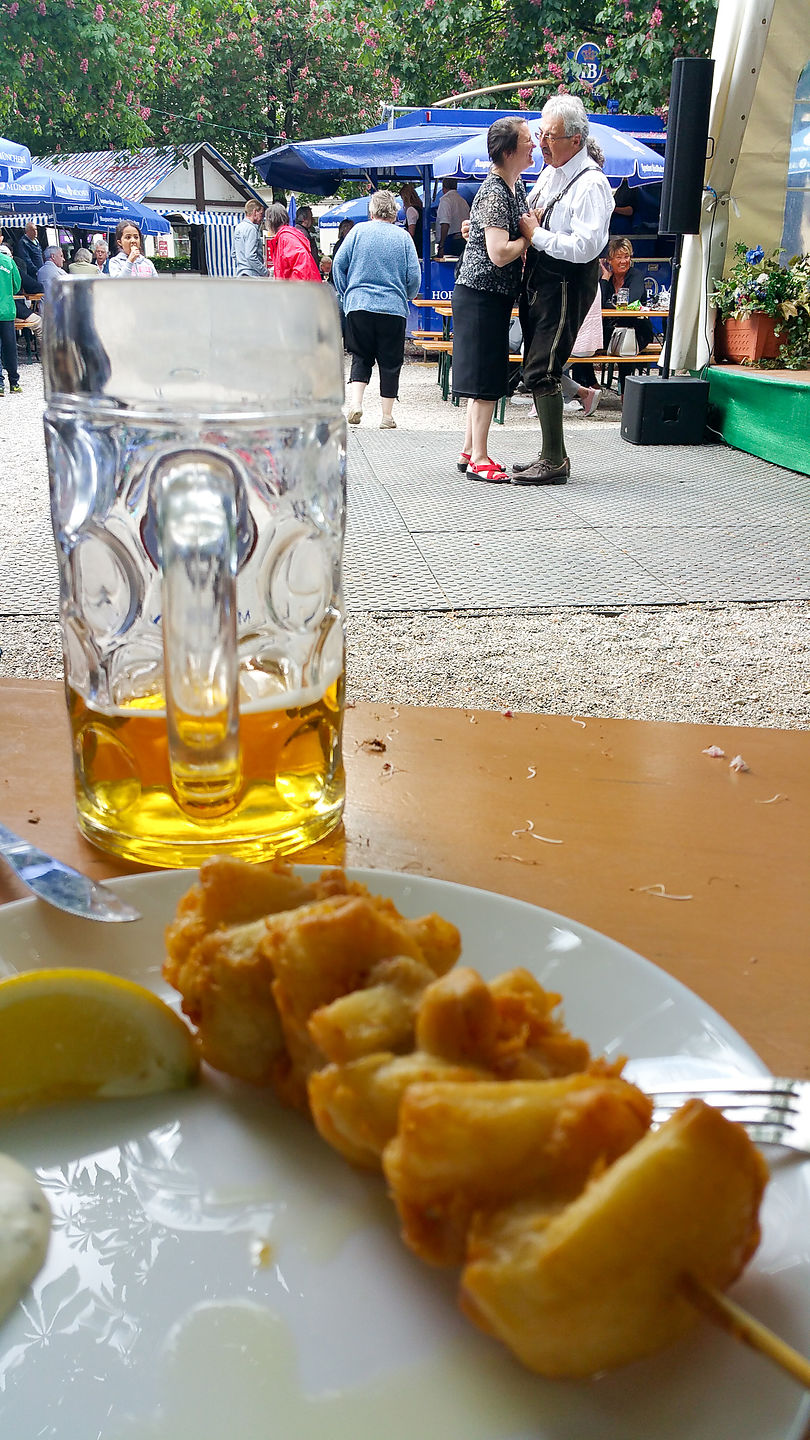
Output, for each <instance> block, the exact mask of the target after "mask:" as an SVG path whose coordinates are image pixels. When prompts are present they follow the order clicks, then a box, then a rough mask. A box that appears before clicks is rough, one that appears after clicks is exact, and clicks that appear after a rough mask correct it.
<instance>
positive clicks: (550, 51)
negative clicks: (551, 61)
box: [543, 40, 557, 55]
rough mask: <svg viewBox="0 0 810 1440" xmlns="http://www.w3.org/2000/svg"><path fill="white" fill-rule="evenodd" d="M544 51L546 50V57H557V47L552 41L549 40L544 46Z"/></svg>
mask: <svg viewBox="0 0 810 1440" xmlns="http://www.w3.org/2000/svg"><path fill="white" fill-rule="evenodd" d="M543 49H544V51H545V53H546V55H556V54H557V46H556V45H554V44H553V43H552V42H551V40H547V41H546V43H545V45H544V46H543Z"/></svg>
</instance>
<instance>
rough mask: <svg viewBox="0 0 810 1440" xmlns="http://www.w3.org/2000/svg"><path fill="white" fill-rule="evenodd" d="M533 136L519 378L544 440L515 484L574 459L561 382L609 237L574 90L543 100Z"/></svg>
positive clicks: (555, 476)
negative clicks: (537, 169)
mask: <svg viewBox="0 0 810 1440" xmlns="http://www.w3.org/2000/svg"><path fill="white" fill-rule="evenodd" d="M537 138H538V140H539V142H540V149H541V151H542V154H543V160H544V161H545V168H544V169H543V173H542V174H541V176H540V179H539V180H538V181H537V184H536V185H535V186H534V188H533V189H532V191H531V192H530V194H529V197H528V198H529V206H530V210H529V214H528V215H523V216H522V218H521V222H520V228H521V233H522V234H523V236H524V237H525V239H526V240H528V241H529V246H528V249H527V251H526V265H525V269H524V271H523V287H522V290H521V295H520V323H521V326H522V329H523V341H524V352H523V381H524V384H525V386H526V388H527V389H528V390H530V391H531V392H532V395H533V396H534V404H535V409H536V410H537V415H538V418H539V420H540V428H541V431H542V437H543V445H542V449H541V451H540V454H539V456H538V457H537V459H536V460H532V461H530V462H529V463H528V464H524V465H513V466H512V484H513V485H564V484H565V483H566V481H567V480H568V477H569V475H570V473H571V462H570V460H569V459H568V455H567V453H566V449H565V441H564V439H563V397H562V391H561V388H560V381H561V377H562V371H563V366H564V365H565V364H566V363H567V361H568V359H569V357H570V354H571V346H572V345H573V343H574V337H575V335H576V333H577V331H578V330H579V328H580V326H581V324H582V322H583V320H584V319H585V316H586V315H587V313H588V310H589V309H590V307H591V304H592V303H593V298H594V295H595V294H596V290H597V286H598V284H599V259H598V257H599V255H600V253H601V251H602V250H603V249H604V246H605V243H606V241H607V237H608V226H609V224H610V217H611V215H612V213H613V193H612V191H611V188H610V185H609V184H608V182H607V179H606V178H605V175H604V174H603V172H602V169H601V167H600V166H599V165H598V164H596V163H595V162H594V161H593V160H592V159H591V157H590V155H589V154H588V149H587V140H588V117H587V115H586V113H585V106H584V105H583V104H582V101H581V100H578V99H577V98H576V96H574V95H557V96H555V97H554V98H553V99H552V100H549V101H548V103H547V104H546V106H545V107H544V109H543V114H542V117H541V120H540V129H539V132H538V137H537Z"/></svg>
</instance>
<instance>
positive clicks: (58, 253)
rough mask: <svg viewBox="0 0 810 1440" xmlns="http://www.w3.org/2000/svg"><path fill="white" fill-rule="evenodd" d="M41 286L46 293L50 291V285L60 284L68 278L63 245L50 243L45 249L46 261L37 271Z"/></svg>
mask: <svg viewBox="0 0 810 1440" xmlns="http://www.w3.org/2000/svg"><path fill="white" fill-rule="evenodd" d="M37 280H38V281H39V288H40V290H41V291H42V293H43V294H44V295H47V293H48V287H49V285H54V284H57V283H58V284H60V285H61V283H62V281H63V280H67V275H66V274H65V256H64V253H63V251H62V247H61V245H49V246H48V248H47V250H46V251H45V263H44V264H43V265H42V266H41V267H40V269H39V270H38V271H37Z"/></svg>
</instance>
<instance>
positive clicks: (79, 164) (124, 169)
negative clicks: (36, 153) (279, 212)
mask: <svg viewBox="0 0 810 1440" xmlns="http://www.w3.org/2000/svg"><path fill="white" fill-rule="evenodd" d="M197 151H201V152H202V153H203V155H205V154H206V153H207V154H208V155H209V156H210V158H211V159H212V160H213V161H215V162H216V165H217V168H218V169H219V170H220V171H224V172H225V173H226V174H227V175H230V176H231V177H232V178H233V182H234V185H235V186H236V188H237V190H238V191H241V193H242V194H245V192H247V194H246V196H245V198H247V196H252V197H253V198H254V199H256V200H259V199H261V196H260V195H259V194H258V192H257V191H256V190H254V189H253V186H252V185H249V184H248V182H247V181H246V180H245V179H244V177H243V176H242V175H240V174H239V171H238V170H236V169H234V167H233V165H231V163H230V161H228V160H226V159H225V156H224V155H220V153H219V151H218V150H217V149H216V148H215V147H214V146H213V145H209V143H208V141H207V140H206V141H204V142H203V143H202V144H200V143H189V144H187V145H145V146H144V147H143V148H142V149H141V150H87V151H82V152H80V153H78V154H75V153H74V154H70V155H62V154H58V155H49V156H48V157H47V159H46V158H45V157H42V164H43V165H49V166H50V168H51V169H52V170H63V171H65V172H66V173H67V174H69V175H79V176H80V177H81V178H82V179H83V180H91V181H94V182H95V184H97V185H106V187H107V189H108V190H114V191H115V192H116V194H117V195H123V196H124V198H125V199H126V200H137V201H139V202H140V201H142V200H146V197H147V196H148V195H150V194H151V193H152V191H153V190H154V189H155V188H156V186H158V185H160V183H161V182H162V181H163V180H165V179H166V178H167V176H169V175H171V173H172V171H173V170H177V169H178V168H179V167H180V166H184V168H186V169H188V166H189V165H190V163H191V157H192V156H193V155H195V154H196V153H197ZM147 203H149V202H147ZM157 208H158V207H157V206H156V205H153V206H152V209H153V210H156V209H157ZM163 213H164V214H165V213H166V210H165V209H164V211H163ZM169 213H171V214H175V213H177V207H176V206H175V209H174V210H173V211H170V212H169ZM195 223H205V222H195Z"/></svg>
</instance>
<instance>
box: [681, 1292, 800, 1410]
mask: <svg viewBox="0 0 810 1440" xmlns="http://www.w3.org/2000/svg"><path fill="white" fill-rule="evenodd" d="M681 1284H682V1288H683V1291H684V1294H685V1295H686V1297H687V1299H688V1300H690V1301H691V1303H692V1304H693V1305H694V1306H695V1308H696V1309H697V1310H700V1312H701V1314H703V1315H705V1316H706V1317H707V1319H709V1320H712V1321H713V1322H714V1323H715V1325H719V1326H720V1327H721V1328H722V1329H723V1330H727V1331H728V1333H729V1334H730V1335H733V1336H734V1339H735V1340H741V1341H742V1342H743V1344H744V1345H750V1346H751V1349H752V1350H758V1351H759V1353H760V1354H761V1355H765V1356H767V1358H768V1359H769V1360H772V1361H773V1362H774V1364H775V1365H779V1366H781V1368H782V1369H783V1370H786V1371H787V1373H788V1375H791V1376H792V1377H793V1379H794V1380H798V1382H799V1384H800V1385H804V1386H805V1387H806V1388H807V1389H808V1390H810V1360H807V1359H805V1357H804V1355H800V1354H799V1352H798V1350H794V1349H793V1346H792V1345H788V1343H787V1341H786V1340H782V1339H780V1337H779V1336H778V1335H775V1334H774V1332H773V1330H769V1329H768V1326H767V1325H763V1324H762V1322H761V1321H760V1320H755V1319H754V1317H753V1315H749V1314H748V1311H747V1310H743V1308H742V1306H741V1305H737V1304H736V1303H735V1301H734V1300H729V1298H728V1296H727V1295H724V1294H723V1293H722V1291H720V1290H715V1289H714V1287H713V1286H712V1285H705V1284H704V1283H703V1281H702V1280H696V1279H695V1278H694V1276H692V1275H684V1277H683V1280H682V1282H681Z"/></svg>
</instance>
